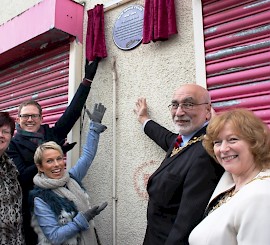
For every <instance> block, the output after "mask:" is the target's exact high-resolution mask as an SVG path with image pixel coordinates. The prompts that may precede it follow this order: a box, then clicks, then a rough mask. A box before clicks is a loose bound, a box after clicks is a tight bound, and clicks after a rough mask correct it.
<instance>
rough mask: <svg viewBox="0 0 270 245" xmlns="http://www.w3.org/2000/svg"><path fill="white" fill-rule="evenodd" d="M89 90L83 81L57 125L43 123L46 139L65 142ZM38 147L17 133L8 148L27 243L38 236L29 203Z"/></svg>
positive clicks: (30, 242)
mask: <svg viewBox="0 0 270 245" xmlns="http://www.w3.org/2000/svg"><path fill="white" fill-rule="evenodd" d="M89 92H90V86H85V85H84V84H83V83H81V84H80V86H79V87H78V89H77V91H76V93H75V95H74V97H73V99H72V101H71V103H70V105H69V106H68V107H67V109H66V110H65V112H64V113H63V115H62V116H61V117H60V118H59V120H58V121H57V122H56V123H55V125H54V126H53V127H51V128H50V127H49V125H47V124H44V125H41V127H43V128H44V140H45V141H55V142H56V143H58V144H61V143H63V141H64V140H65V138H66V137H67V134H68V133H69V132H70V130H71V129H72V127H73V126H74V124H75V123H76V121H77V120H78V119H79V117H80V116H81V112H82V109H83V106H84V104H85V102H86V99H87V97H88V94H89ZM36 148H37V145H36V144H34V143H33V142H31V141H30V140H29V139H28V138H26V137H24V136H22V135H19V134H16V135H15V136H14V137H13V138H12V140H11V142H10V145H9V148H8V150H7V154H8V156H9V157H10V158H11V159H12V160H13V161H14V163H15V165H16V167H17V169H18V170H19V173H20V174H19V177H18V178H19V182H20V184H21V187H22V191H23V218H24V230H25V236H26V242H27V245H31V244H36V240H35V239H36V238H32V237H35V233H33V231H32V229H31V227H30V219H31V215H30V208H29V203H28V196H29V191H30V190H32V189H33V178H34V176H35V175H36V174H37V167H36V166H35V163H34V154H35V151H36ZM30 240H33V241H30Z"/></svg>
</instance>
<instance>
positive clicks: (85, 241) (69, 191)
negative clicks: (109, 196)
mask: <svg viewBox="0 0 270 245" xmlns="http://www.w3.org/2000/svg"><path fill="white" fill-rule="evenodd" d="M33 181H34V184H35V185H37V186H38V187H41V188H43V189H51V190H52V191H53V192H54V193H56V194H57V195H59V196H61V197H65V198H67V199H69V200H70V201H73V202H74V204H75V206H76V207H77V210H78V211H79V212H85V211H87V210H88V209H89V208H90V202H89V196H88V195H87V193H86V192H85V191H84V190H83V189H82V188H81V186H80V185H79V184H78V182H77V181H76V180H74V179H73V178H70V176H69V173H68V172H66V173H65V174H64V176H63V177H62V178H61V179H50V178H48V177H47V176H46V175H44V174H43V173H42V174H41V175H39V174H36V175H35V177H34V179H33ZM89 226H90V227H89V229H88V230H86V231H81V240H80V243H79V244H80V245H96V244H97V241H96V237H95V232H94V223H93V221H92V220H91V221H90V224H89Z"/></svg>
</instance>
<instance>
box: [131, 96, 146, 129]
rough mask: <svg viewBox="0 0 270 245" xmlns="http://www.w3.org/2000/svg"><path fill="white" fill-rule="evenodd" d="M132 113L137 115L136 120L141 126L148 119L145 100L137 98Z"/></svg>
mask: <svg viewBox="0 0 270 245" xmlns="http://www.w3.org/2000/svg"><path fill="white" fill-rule="evenodd" d="M133 111H134V113H135V114H136V115H137V119H138V121H139V122H140V123H141V124H142V125H143V124H144V123H145V121H146V120H148V119H150V117H149V115H148V109H147V103H146V98H139V99H138V100H137V102H136V108H135V109H134V110H133Z"/></svg>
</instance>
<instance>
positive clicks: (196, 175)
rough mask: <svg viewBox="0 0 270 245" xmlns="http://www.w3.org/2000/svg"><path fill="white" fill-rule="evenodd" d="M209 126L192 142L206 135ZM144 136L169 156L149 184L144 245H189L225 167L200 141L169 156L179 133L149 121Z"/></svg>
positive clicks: (199, 132) (151, 177)
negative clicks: (212, 156)
mask: <svg viewBox="0 0 270 245" xmlns="http://www.w3.org/2000/svg"><path fill="white" fill-rule="evenodd" d="M205 130H206V127H204V128H202V129H201V130H199V131H198V132H197V133H196V134H195V135H194V136H193V138H192V139H194V138H195V137H199V136H201V135H203V134H205ZM144 131H145V133H146V134H147V135H148V136H149V137H150V138H151V139H152V140H154V141H155V142H156V143H157V144H158V145H159V146H160V147H161V148H162V149H164V150H165V151H166V152H167V153H166V157H165V159H164V160H163V162H162V163H161V165H160V166H159V168H158V169H157V170H156V171H155V172H154V173H153V174H152V175H151V176H150V178H149V180H148V185H147V191H148V194H149V202H148V208H147V231H146V235H145V240H144V245H164V244H166V245H176V244H177V245H184V244H185V245H188V236H189V234H190V232H191V231H192V229H193V228H194V227H195V226H196V225H197V224H198V223H199V222H200V221H201V220H202V218H203V213H204V210H205V208H206V206H207V203H208V201H209V199H210V197H211V194H212V193H213V191H214V189H215V187H216V185H217V183H218V181H219V179H220V177H221V175H222V173H223V171H224V170H223V168H222V167H221V166H220V165H219V164H217V163H216V162H215V161H214V160H213V158H211V157H210V156H209V155H208V154H207V153H206V151H205V150H204V148H203V146H202V141H197V142H196V143H193V144H191V145H189V146H187V147H185V148H183V149H182V150H181V151H180V152H179V153H178V154H176V155H175V156H173V157H170V155H171V152H172V149H173V145H174V141H175V139H176V137H177V134H174V133H172V132H171V131H169V130H167V129H165V128H164V127H162V126H160V125H159V124H157V123H155V122H154V121H152V120H151V121H149V122H147V124H146V125H145V128H144Z"/></svg>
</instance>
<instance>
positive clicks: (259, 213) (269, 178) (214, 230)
mask: <svg viewBox="0 0 270 245" xmlns="http://www.w3.org/2000/svg"><path fill="white" fill-rule="evenodd" d="M233 186H234V182H233V179H232V176H231V174H230V173H228V172H225V173H224V174H223V176H222V177H221V179H220V181H219V183H218V185H217V187H216V189H215V191H214V193H213V195H212V197H211V199H210V201H209V204H210V203H211V201H212V200H213V199H214V198H215V197H217V196H218V195H219V194H221V193H222V192H225V191H226V190H229V189H231V188H232V187H233ZM269 225H270V170H267V171H263V172H260V173H259V174H258V175H257V176H256V177H255V178H254V180H253V181H251V182H250V183H248V184H246V185H245V186H243V187H242V188H241V189H240V190H239V191H238V192H237V193H236V194H235V195H234V196H232V197H231V198H230V199H229V200H228V201H227V202H226V203H224V204H223V205H221V206H220V207H219V208H217V209H216V210H214V211H213V212H212V213H210V214H209V215H208V216H207V217H206V218H205V219H203V220H202V221H201V222H200V223H199V224H198V225H197V226H196V227H195V228H194V229H193V231H192V232H191V234H190V236H189V244H190V245H269V244H270V230H269Z"/></svg>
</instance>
